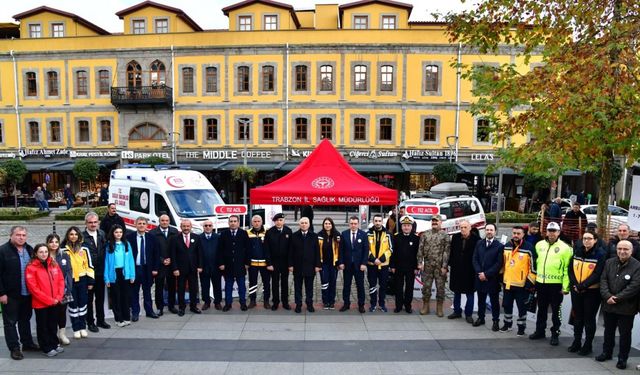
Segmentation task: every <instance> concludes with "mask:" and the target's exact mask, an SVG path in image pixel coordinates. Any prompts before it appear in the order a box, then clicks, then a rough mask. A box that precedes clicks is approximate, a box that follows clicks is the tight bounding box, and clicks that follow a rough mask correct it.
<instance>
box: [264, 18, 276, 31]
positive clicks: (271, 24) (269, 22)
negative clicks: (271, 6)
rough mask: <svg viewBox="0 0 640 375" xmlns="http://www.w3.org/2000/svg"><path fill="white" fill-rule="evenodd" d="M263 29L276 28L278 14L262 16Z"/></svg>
mask: <svg viewBox="0 0 640 375" xmlns="http://www.w3.org/2000/svg"><path fill="white" fill-rule="evenodd" d="M264 29H265V30H278V16H276V15H268V16H264Z"/></svg>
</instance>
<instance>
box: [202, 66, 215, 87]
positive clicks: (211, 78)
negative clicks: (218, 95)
mask: <svg viewBox="0 0 640 375" xmlns="http://www.w3.org/2000/svg"><path fill="white" fill-rule="evenodd" d="M204 74H205V80H206V81H207V85H206V90H207V92H218V68H216V67H213V66H209V67H207V68H206V69H205V71H204Z"/></svg>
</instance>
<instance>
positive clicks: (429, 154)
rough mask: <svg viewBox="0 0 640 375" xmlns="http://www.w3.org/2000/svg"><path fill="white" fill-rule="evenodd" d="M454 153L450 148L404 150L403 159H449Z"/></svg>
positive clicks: (453, 156) (454, 155)
mask: <svg viewBox="0 0 640 375" xmlns="http://www.w3.org/2000/svg"><path fill="white" fill-rule="evenodd" d="M455 157H456V153H455V151H452V150H405V152H404V153H403V154H402V158H403V159H412V160H449V158H455Z"/></svg>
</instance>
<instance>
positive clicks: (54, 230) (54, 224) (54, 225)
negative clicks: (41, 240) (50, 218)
mask: <svg viewBox="0 0 640 375" xmlns="http://www.w3.org/2000/svg"><path fill="white" fill-rule="evenodd" d="M52 226H53V228H52V229H53V232H52V233H53V234H55V233H56V222H55V221H54V222H53V224H52Z"/></svg>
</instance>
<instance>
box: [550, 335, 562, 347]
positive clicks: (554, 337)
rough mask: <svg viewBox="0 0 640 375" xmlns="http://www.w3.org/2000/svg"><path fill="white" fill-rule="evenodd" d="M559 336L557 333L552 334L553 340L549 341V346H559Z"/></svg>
mask: <svg viewBox="0 0 640 375" xmlns="http://www.w3.org/2000/svg"><path fill="white" fill-rule="evenodd" d="M558 336H559V335H558V334H557V333H553V334H551V340H550V341H549V345H551V346H558V344H560V340H559V339H558V338H559V337H558Z"/></svg>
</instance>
